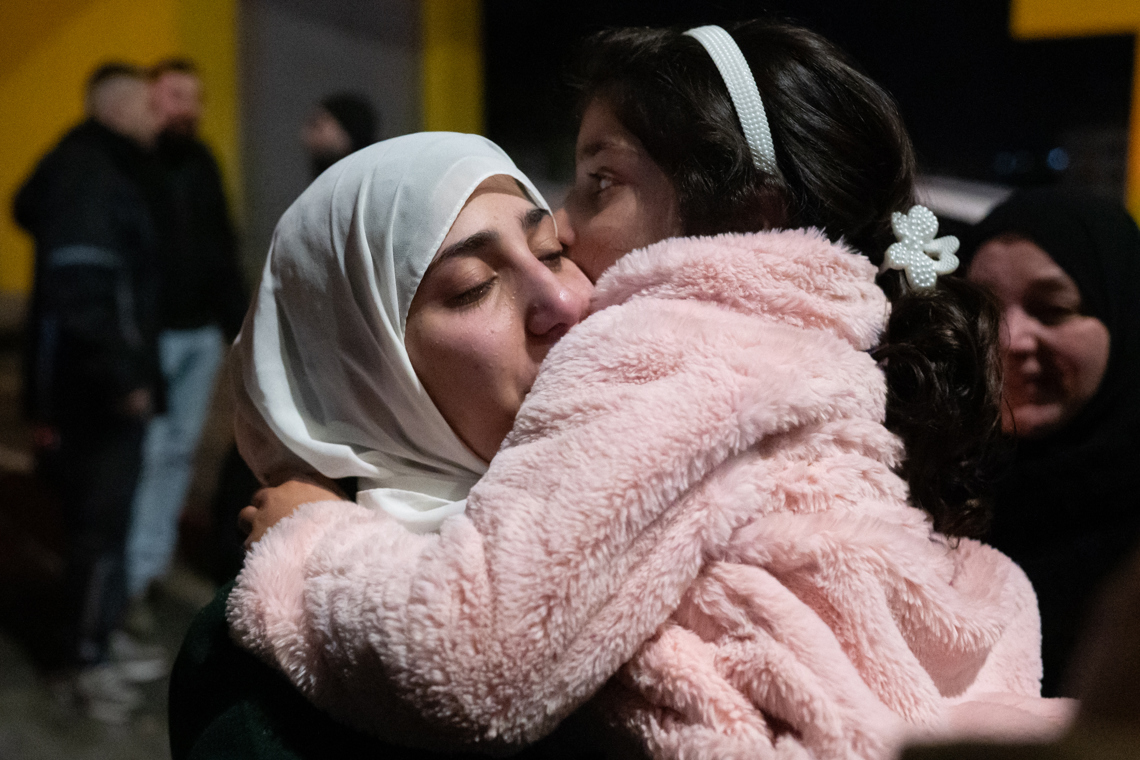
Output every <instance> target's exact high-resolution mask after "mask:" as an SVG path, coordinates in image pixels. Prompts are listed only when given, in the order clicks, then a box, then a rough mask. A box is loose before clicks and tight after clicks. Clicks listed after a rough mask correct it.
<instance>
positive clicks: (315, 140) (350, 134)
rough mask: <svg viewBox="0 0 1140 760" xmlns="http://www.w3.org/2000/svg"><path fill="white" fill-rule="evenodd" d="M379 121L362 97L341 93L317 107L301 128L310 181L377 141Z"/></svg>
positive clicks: (330, 97) (328, 98) (370, 106)
mask: <svg viewBox="0 0 1140 760" xmlns="http://www.w3.org/2000/svg"><path fill="white" fill-rule="evenodd" d="M379 131H380V119H379V118H378V117H377V116H376V111H375V110H373V108H372V105H371V104H370V103H369V102H368V100H367V99H366V98H365V97H363V96H362V95H356V94H354V93H351V92H342V93H338V94H336V95H330V96H328V97H327V98H325V99H324V100H322V101H321V102H320V104H318V105H317V107H316V108H315V109H314V110H313V113H312V114H311V115H310V116H309V118H308V119H307V120H306V121H305V126H304V127H303V128H302V129H301V142H303V143H304V144H305V150H306V151H308V154H309V167H310V169H311V171H312V175H313V179H316V178H317V176H318V175H320V173H321V172H323V171H324V170H325V169H327V168H329V167H330V166H332V165H333V164H335V163H336V162H337V161H339V160H341V159H342V158H344V157H345V156H347V155H348V154H349V153H355V152H356V151H358V150H360V149H361V148H364V147H367V146H369V145H371V144H372V143H374V142H376V139H377V136H378V133H379Z"/></svg>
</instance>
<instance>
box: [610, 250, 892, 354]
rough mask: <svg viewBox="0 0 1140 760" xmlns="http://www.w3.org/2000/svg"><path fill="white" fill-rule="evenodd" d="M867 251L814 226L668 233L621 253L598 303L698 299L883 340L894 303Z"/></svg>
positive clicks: (859, 339) (772, 319)
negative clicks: (850, 246)
mask: <svg viewBox="0 0 1140 760" xmlns="http://www.w3.org/2000/svg"><path fill="white" fill-rule="evenodd" d="M875 275H876V270H875V267H874V265H873V264H871V262H870V261H869V260H868V259H867V258H866V257H864V256H861V255H859V254H858V253H855V252H854V251H852V250H850V249H848V248H846V247H845V246H843V245H840V244H836V243H832V242H831V241H829V240H828V239H827V238H826V237H825V236H824V235H823V233H821V232H819V231H818V230H812V229H807V230H803V229H797V230H777V231H771V232H759V233H748V234H726V235H717V236H715V237H689V238H671V239H668V240H663V241H661V242H659V243H656V244H654V245H651V246H649V247H647V248H644V249H641V250H638V251H634V252H632V253H630V254H628V255H627V256H625V257H624V258H622V259H621V260H620V261H619V262H618V263H617V264H616V265H614V266H613V267H612V268H611V269H610V270H609V271H608V272H606V274H605V275H604V276H603V277H602V279H601V280H600V281H599V282H598V290H597V293H596V294H595V297H594V305H595V309H602V308H605V307H607V306H611V305H615V304H621V303H626V302H629V301H633V300H637V299H643V298H651V299H657V300H670V301H699V302H705V303H711V304H714V305H716V306H718V307H719V308H721V309H724V310H727V311H731V312H735V313H737V314H741V315H744V316H746V317H749V318H752V319H754V320H760V321H764V322H768V323H778V324H782V325H786V326H791V327H798V328H808V329H816V330H823V331H826V332H830V333H833V334H835V335H837V336H838V337H840V338H843V339H844V340H846V341H847V342H849V343H851V344H852V345H853V346H854V347H855V348H857V349H858V350H867V349H870V348H872V347H874V345H876V344H877V342H878V337H879V334H880V333H881V331H882V329H883V327H884V326H885V324H886V319H887V316H888V314H889V304H888V301H887V298H886V295H885V294H884V293H883V292H882V290H880V289H879V287H878V286H876V285H875Z"/></svg>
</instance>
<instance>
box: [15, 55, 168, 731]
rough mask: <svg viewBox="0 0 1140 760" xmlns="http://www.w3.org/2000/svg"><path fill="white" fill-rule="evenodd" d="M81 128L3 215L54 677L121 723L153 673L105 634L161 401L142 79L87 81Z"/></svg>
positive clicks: (71, 694)
mask: <svg viewBox="0 0 1140 760" xmlns="http://www.w3.org/2000/svg"><path fill="white" fill-rule="evenodd" d="M85 107H86V112H87V119H86V120H85V121H84V122H82V123H81V124H80V125H79V126H77V127H75V128H74V129H72V130H71V131H70V132H68V133H67V134H66V135H65V136H64V137H63V139H62V140H61V141H60V143H59V144H58V145H57V146H56V147H55V148H54V149H53V150H52V151H51V152H50V153H48V154H47V155H46V156H45V157H44V158H43V159H42V160H41V161H40V163H39V165H38V166H37V167H36V169H35V171H34V173H33V174H32V176H31V178H30V179H29V180H28V181H27V182H26V183H25V184H24V186H23V187H22V188H21V189H20V191H19V193H18V195H17V196H16V201H15V216H16V220H17V221H18V222H19V224H20V225H21V226H23V227H24V228H25V229H27V230H28V232H29V233H31V234H32V236H33V237H34V238H35V242H36V262H35V275H34V284H33V293H32V301H31V306H30V311H29V319H28V331H29V336H28V341H27V355H26V357H25V358H26V362H25V366H24V395H25V409H26V412H27V414H28V415H29V417H30V419H31V420H32V422H33V423H34V426H35V427H34V429H35V441H34V443H35V446H36V454H37V461H36V467H37V472H38V474H39V475H40V476H41V477H42V478H43V480H44V481H45V482H46V483H47V484H48V485H49V486H50V487H51V488H52V489H53V490H54V491H55V492H56V494H57V495H58V497H59V501H60V506H61V511H62V516H63V522H64V526H65V534H66V544H65V552H66V569H65V577H64V588H63V605H62V616H61V625H60V634H61V636H60V638H61V641H60V642H59V643H60V651H61V656H60V663H59V664H60V665H61V666H62V670H61V674H62V676H63V677H61V678H60V679H58V681H59V686H60V687H61V690H62V691H63V693H64V694H65V695H66V696H67V697H68V698H69V699H70V698H74V699H75V700H76V701H77V702H78V704H80V705H81V706H83V707H84V708H85V709H87V711H88V712H89V713H90V714H91V715H93V716H94V717H97V718H100V719H103V720H107V721H110V722H121V721H123V720H126V718H127V717H128V716H129V714H130V711H131V710H132V709H134V708H135V707H137V706H138V705H139V704H140V703H141V695H140V694H139V692H138V691H137V690H136V689H135V688H134V687H133V686H132V685H131V683H130V682H131V681H144V680H150V679H152V678H155V677H158V676H160V675H161V672H156V671H155V668H156V666H157V667H159V668H161V667H162V665H163V663H162V662H161V660H159V661H157V662H156V661H154V660H153V659H150V660H148V659H146V658H145V656H144V657H141V658H140V657H139V654H140V653H139V652H123V651H121V647H118V646H117V645H116V641H115V639H114V638H113V637H112V636H111V632H112V631H113V630H114V629H115V628H116V627H117V625H118V624H119V623H120V621H121V617H122V613H123V609H124V604H125V601H126V578H125V566H124V557H125V543H126V537H127V530H128V525H129V521H130V515H131V500H132V497H133V495H134V492H135V485H136V483H137V482H138V474H139V468H140V464H141V460H142V441H143V435H144V432H145V429H146V424H147V420H148V418H149V417H150V415H151V414H152V413H153V412H154V411H155V410H156V409H158V408H160V407H161V403H162V386H161V378H160V376H159V368H158V352H157V344H156V336H157V326H158V325H157V289H158V272H157V270H156V267H155V262H156V258H155V256H156V236H155V229H154V224H153V217H152V208H153V205H152V203H153V195H152V191H153V184H152V183H151V177H150V175H149V169H150V167H149V160H150V159H149V156H148V155H147V153H146V148H147V147H149V146H150V145H151V144H152V143H153V141H154V139H155V136H156V134H157V126H158V125H157V119H156V117H155V114H154V111H153V109H152V104H151V99H150V92H149V89H148V86H147V82H146V79H145V77H144V76H143V74H142V72H140V71H139V70H138V69H136V68H135V67H133V66H130V65H127V64H120V63H113V64H107V65H104V66H102V67H100V68H99V69H97V70H96V71H95V72H94V73H93V74H92V75H91V77H90V78H89V80H88V84H87V92H86V102H85Z"/></svg>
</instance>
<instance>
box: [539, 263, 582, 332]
mask: <svg viewBox="0 0 1140 760" xmlns="http://www.w3.org/2000/svg"><path fill="white" fill-rule="evenodd" d="M563 266H564V267H572V266H574V265H573V264H571V263H570V262H566V263H564V264H563ZM575 274H577V272H575ZM578 279H580V280H581V281H582V283H583V284H582V285H579V284H577V280H578ZM589 306H590V295H589V281H588V280H586V278H585V276H583V275H578V277H577V278H564V277H560V276H558V275H556V274H555V273H554V272H552V271H550V270H549V269H546V267H545V266H544V267H543V270H542V272H540V273H538V276H537V277H536V278H535V280H534V282H533V283H532V286H531V293H530V298H529V303H528V307H527V315H526V328H527V332H529V333H530V334H531V335H534V336H536V337H540V338H544V339H548V340H550V341H552V342H553V341H556V340H558V339H559V338H561V337H562V336H563V335H565V334H566V331H567V330H569V329H570V328H571V327H573V326H574V325H576V324H578V323H579V322H581V321H582V320H583V319H584V318H585V316H586V313H587V311H588V309H589Z"/></svg>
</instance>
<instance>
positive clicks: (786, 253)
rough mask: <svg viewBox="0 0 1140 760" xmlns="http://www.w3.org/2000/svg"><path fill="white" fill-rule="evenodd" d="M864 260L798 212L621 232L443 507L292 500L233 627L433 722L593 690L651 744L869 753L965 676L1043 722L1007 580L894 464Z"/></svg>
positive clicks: (397, 731)
mask: <svg viewBox="0 0 1140 760" xmlns="http://www.w3.org/2000/svg"><path fill="white" fill-rule="evenodd" d="M874 277H875V270H874V267H873V266H872V265H871V264H870V263H869V262H868V261H867V260H866V259H865V258H863V257H861V256H859V255H857V254H854V253H851V252H850V251H847V250H846V249H844V248H842V247H840V246H836V245H833V244H831V243H829V242H828V241H827V240H826V238H825V237H823V236H822V235H821V234H819V233H817V232H814V231H802V230H801V231H783V232H769V233H757V234H750V235H724V236H719V237H715V238H697V239H675V240H666V241H663V242H661V243H658V244H656V245H654V246H651V247H650V248H648V249H645V250H643V251H638V252H635V253H633V254H630V255H628V256H626V257H625V258H624V259H623V260H622V261H621V262H619V263H618V264H617V265H616V266H615V267H614V268H613V269H612V270H611V271H610V272H608V273H607V274H606V276H605V277H604V278H603V279H602V280H601V281H600V282H599V288H598V293H597V296H596V304H595V308H596V313H595V314H594V315H593V316H591V317H590V318H589V319H588V320H586V321H585V322H583V323H582V324H581V325H579V326H577V327H575V328H574V329H573V330H572V331H571V332H570V333H569V334H568V335H567V336H566V337H565V338H564V339H563V340H562V341H561V342H560V343H559V345H558V346H556V347H555V348H554V349H553V350H552V351H551V353H550V354H549V356H548V357H547V360H546V362H545V363H544V365H543V369H542V372H541V373H540V376H539V379H538V381H537V382H536V384H535V385H534V387H533V389H532V391H531V394H530V395H529V396H528V398H527V400H526V402H525V404H524V405H523V407H522V410H521V412H520V414H519V416H518V418H517V420H516V423H515V427H514V430H513V431H512V433H511V435H510V436H509V437H508V439H507V441H506V443H505V444H504V446H503V449H502V450H501V451H500V452H499V453H498V454H497V455H496V457H495V458H494V460H493V461H492V463H491V465H490V469H489V470H488V472H487V474H486V475H485V476H484V478H483V479H482V480H481V481H480V482H479V483H478V484H477V485H476V486H475V488H474V489H473V490H472V491H471V493H470V496H469V498H468V501H467V509H466V513H465V514H463V515H460V516H456V517H452V518H449V519H448V520H447V521H445V522H444V524H443V528H442V530H441V531H440V533H439V534H432V535H415V534H412V533H411V532H409V531H407V530H406V529H405V528H403V527H402V526H400V525H398V524H397V523H396V522H395V521H394V520H392V519H391V518H388V517H387V516H385V515H383V514H379V513H374V512H370V511H368V510H365V509H363V508H361V507H356V506H354V505H349V504H347V503H344V502H322V503H316V504H311V505H306V506H305V507H303V508H302V509H300V510H298V512H297V513H296V514H295V515H293V516H292V517H290V518H288V519H286V520H284V521H282V523H281V524H280V525H278V526H277V527H276V528H274V529H273V530H271V531H270V532H269V533H267V534H266V536H265V538H264V539H262V540H261V541H260V542H259V543H258V544H257V545H256V546H255V548H254V550H253V552H252V553H251V555H250V556H249V558H248V559H247V563H246V568H245V570H244V571H243V573H242V575H241V576H240V578H239V584H238V586H237V588H236V589H235V591H234V593H233V595H232V597H231V602H230V614H229V616H230V621H231V625H232V627H233V630H234V632H235V635H236V636H237V637H238V638H239V640H240V641H241V642H242V643H243V644H244V645H245V646H247V647H248V648H250V649H252V650H253V651H255V652H257V653H258V654H259V655H261V656H262V657H263V658H265V659H267V660H269V661H271V662H273V663H275V664H276V665H278V666H279V667H280V668H281V669H282V670H283V671H284V672H285V673H286V674H287V675H288V676H289V678H290V680H291V681H292V682H293V683H294V684H295V685H296V686H297V687H298V688H300V689H301V690H302V691H303V692H304V693H305V694H306V695H307V696H308V697H309V698H310V699H311V700H312V701H313V702H314V703H315V704H317V705H318V706H320V707H321V708H323V709H324V710H326V711H328V712H329V713H330V714H332V715H333V716H334V717H336V718H338V719H340V720H342V721H344V722H346V723H349V724H351V725H354V726H357V727H361V728H364V729H366V730H369V731H371V732H373V733H376V734H378V735H381V736H383V737H387V738H397V739H400V740H401V741H404V742H413V743H417V744H421V745H423V746H431V747H444V748H446V747H454V746H459V745H472V744H474V745H476V746H481V747H483V748H485V749H486V750H488V751H496V750H509V749H511V748H514V747H517V746H520V745H523V744H526V743H529V742H532V741H534V740H536V739H538V738H540V737H541V736H543V735H545V734H546V733H549V732H550V731H551V730H552V729H553V728H554V727H555V726H556V725H557V724H558V722H559V721H560V720H561V719H563V718H565V717H566V716H567V715H568V714H569V713H570V712H572V711H573V710H574V709H575V708H576V707H578V706H579V705H581V704H583V703H584V702H586V701H587V700H589V699H590V698H591V697H593V696H594V695H595V694H597V693H598V692H599V690H601V689H603V687H605V690H604V692H603V693H602V694H600V695H599V697H598V698H599V699H600V700H602V701H603V702H605V703H606V704H607V705H608V707H609V708H610V709H608V711H607V712H608V714H609V715H610V716H611V717H613V718H614V719H615V720H616V721H617V722H618V723H620V724H621V725H622V727H623V728H624V729H626V730H628V731H632V732H633V733H634V735H636V736H637V737H638V738H639V739H640V740H641V741H642V742H643V744H644V746H645V747H646V748H647V749H648V750H649V751H650V752H651V753H652V754H654V755H657V756H682V755H684V756H703V757H724V756H730V755H732V754H735V753H751V754H753V755H756V754H758V753H759V754H760V756H768V755H766V754H763V751H764V749H767V750H768V751H769V753H777V754H779V755H780V756H796V755H797V752H806V753H811V754H812V755H813V756H817V757H878V756H883V755H884V754H885V753H886V752H888V751H889V749H890V748H891V747H892V746H893V745H894V743H895V742H897V741H898V740H899V739H900V738H901V737H903V736H904V735H906V734H908V733H912V732H929V733H944V732H952V731H954V730H955V715H956V714H957V713H956V711H959V708H960V705H959V703H963V702H966V703H969V702H971V701H976V700H978V699H983V700H989V701H990V702H993V703H994V704H999V705H1001V708H1000V709H1004V710H1008V711H1009V714H1010V715H1011V716H1013V715H1016V716H1021V717H1024V730H1025V731H1026V732H1027V733H1033V732H1035V731H1037V732H1040V731H1043V730H1044V728H1043V726H1044V725H1045V724H1046V723H1048V721H1042V720H1039V719H1037V718H1036V717H1035V716H1034V715H1033V713H1034V711H1036V712H1043V711H1044V712H1048V710H1044V709H1041V710H1039V709H1038V706H1037V703H1036V701H1035V700H1034V698H1035V697H1036V695H1037V694H1038V679H1039V675H1040V673H1039V670H1040V660H1039V653H1038V640H1037V629H1036V626H1037V613H1036V607H1035V600H1034V597H1033V593H1032V589H1031V588H1030V587H1029V585H1028V582H1027V581H1026V580H1025V578H1024V576H1023V575H1022V574H1021V572H1020V571H1019V570H1018V569H1017V568H1016V567H1015V566H1014V565H1013V564H1012V563H1010V562H1009V561H1008V560H1007V559H1006V558H1005V557H1003V556H1002V555H1000V554H998V553H997V552H994V551H992V550H990V549H988V548H987V547H985V546H983V545H980V544H977V543H975V542H972V541H968V540H962V541H961V542H958V543H952V542H950V541H948V540H947V539H945V538H943V537H941V536H940V535H938V534H937V533H935V532H933V530H932V529H931V527H930V524H929V521H928V520H927V519H926V517H925V515H924V513H922V512H921V511H919V510H917V509H914V508H913V507H911V506H908V504H907V494H906V486H905V484H904V483H903V481H902V480H901V479H899V478H898V477H897V476H896V475H895V474H894V473H893V472H892V468H893V467H895V466H896V465H897V464H898V462H899V459H900V457H901V456H902V455H903V452H902V450H901V444H900V443H899V441H898V439H897V438H895V436H893V435H892V434H891V433H890V432H889V431H887V430H886V428H884V427H883V425H882V421H883V417H884V409H885V397H886V388H885V382H884V379H883V375H882V372H881V371H880V369H879V368H878V367H877V366H876V365H875V362H874V360H873V359H872V358H871V356H870V355H869V353H868V351H869V350H870V349H872V348H873V347H874V346H875V345H876V343H877V341H878V337H879V334H880V332H881V330H882V329H883V326H884V324H885V321H886V318H887V314H888V308H889V307H888V304H887V300H886V298H885V296H884V295H883V293H882V292H881V291H880V290H879V289H878V288H877V287H876V286H875V284H874ZM615 675H616V676H617V678H614V676H615ZM607 683H608V685H607ZM984 695H993V696H984ZM1023 708H1024V709H1023ZM995 709H999V708H995ZM1012 719H1013V718H1011V720H1012ZM1002 725H1009V722H1008V721H1006V722H1005V723H1003V724H1002ZM785 752H789V753H791V754H788V755H785V754H783V753H785ZM772 756H776V755H772ZM805 756H806V755H805Z"/></svg>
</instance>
